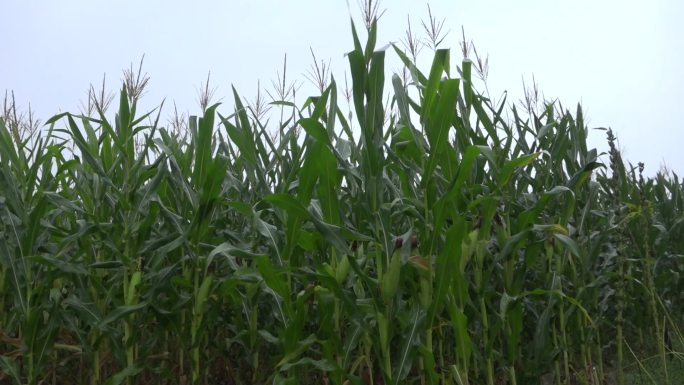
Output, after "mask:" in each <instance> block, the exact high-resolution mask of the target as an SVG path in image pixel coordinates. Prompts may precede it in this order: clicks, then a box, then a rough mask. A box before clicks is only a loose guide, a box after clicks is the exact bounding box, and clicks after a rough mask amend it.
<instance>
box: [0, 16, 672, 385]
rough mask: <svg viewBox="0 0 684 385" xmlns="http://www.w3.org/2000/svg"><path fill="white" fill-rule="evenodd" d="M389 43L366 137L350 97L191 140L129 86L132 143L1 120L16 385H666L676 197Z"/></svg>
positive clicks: (556, 122)
mask: <svg viewBox="0 0 684 385" xmlns="http://www.w3.org/2000/svg"><path fill="white" fill-rule="evenodd" d="M375 40H376V27H375V24H373V25H370V26H369V28H368V38H367V43H366V44H364V45H362V43H361V41H360V39H359V37H358V35H357V33H356V31H354V50H353V51H351V52H350V53H349V54H348V60H349V71H350V72H349V73H350V74H351V80H352V89H351V92H350V94H349V98H350V100H351V105H352V110H351V111H350V112H349V113H347V111H345V110H344V108H343V107H341V106H342V104H343V103H340V95H339V92H338V85H337V83H336V82H335V81H334V79H330V80H329V81H328V82H327V84H326V85H325V87H324V88H323V92H322V94H321V95H320V96H317V97H312V98H310V99H308V100H307V101H306V103H305V104H304V105H301V106H297V105H294V104H293V103H291V102H288V101H286V100H282V101H278V102H276V103H274V108H277V109H280V111H281V112H282V113H281V115H280V116H281V119H280V122H279V124H277V125H276V127H275V128H274V127H273V125H272V124H267V122H266V121H265V120H264V119H260V117H259V114H256V113H254V110H253V109H250V108H249V107H247V108H246V107H245V105H244V104H243V103H242V101H241V99H240V97H239V96H238V95H237V93H236V94H235V110H234V111H235V113H234V114H232V115H230V116H223V115H221V114H220V113H218V112H217V107H218V106H217V105H213V106H207V107H206V108H205V110H204V111H203V116H202V117H199V118H196V117H190V119H189V123H188V126H187V127H188V135H187V136H182V135H176V134H174V132H172V131H171V130H167V129H165V128H163V127H161V126H160V125H159V124H158V121H159V118H158V116H157V117H155V116H154V115H150V114H147V115H143V116H139V115H138V113H137V111H136V110H137V108H136V106H137V102H138V96H139V94H136V92H135V91H136V87H135V84H131V83H126V86H125V87H124V88H123V89H122V92H121V94H120V99H119V107H118V112H117V113H116V117H115V119H113V120H111V119H108V118H107V116H106V113H105V110H104V108H103V106H102V105H101V104H99V105H98V106H97V108H96V109H95V111H94V113H93V114H90V115H88V116H86V115H73V114H69V113H66V114H60V115H57V116H55V117H53V118H52V119H50V120H49V121H48V122H47V126H46V132H42V133H41V134H36V135H33V136H31V137H29V138H24V139H22V138H20V135H18V134H17V127H16V124H10V123H16V122H11V121H9V120H8V119H7V117H5V119H0V219H1V220H0V262H1V265H0V368H2V372H4V374H0V382H2V383H14V384H31V385H34V384H38V383H56V384H72V383H84V384H85V383H90V384H101V383H107V384H118V383H128V384H148V383H149V384H152V383H155V384H157V383H161V384H164V383H168V384H186V383H188V384H221V383H223V384H272V383H273V384H320V383H331V384H339V385H341V384H426V383H428V384H488V385H493V384H502V383H509V384H516V383H521V384H522V383H537V382H542V381H543V382H544V383H557V384H562V383H571V382H572V381H578V382H579V383H587V384H598V383H605V382H606V381H612V378H613V377H616V379H617V380H618V381H622V376H621V373H622V368H623V367H624V366H625V365H626V364H627V362H628V361H629V362H640V361H634V358H635V357H637V356H638V357H639V358H644V357H646V356H648V355H650V354H653V355H655V357H656V358H654V359H655V360H656V361H657V363H658V365H657V367H659V368H661V369H662V371H664V373H665V378H666V379H667V367H668V365H672V362H673V361H676V360H680V361H681V360H682V355H681V339H682V335H681V332H680V329H679V327H680V326H681V325H682V312H681V309H682V308H684V294H683V293H684V283H683V282H684V281H683V280H682V279H681V274H682V272H683V269H684V258H683V254H684V195H683V188H682V184H681V181H680V180H679V179H678V178H677V176H676V175H673V174H669V173H660V174H658V175H657V176H656V177H655V178H647V177H645V176H644V175H642V168H640V167H632V166H630V165H629V164H626V163H625V162H623V160H622V159H621V157H620V154H619V152H618V150H617V148H616V146H615V137H614V136H613V133H612V132H611V131H610V130H607V131H606V133H607V135H608V143H609V145H610V151H609V153H608V154H605V155H604V156H601V157H600V154H599V153H598V151H597V150H595V149H588V148H587V144H586V143H587V133H588V130H587V127H586V126H585V123H584V120H583V115H582V110H581V109H580V108H577V109H576V111H574V112H570V111H567V110H564V109H562V107H561V106H560V105H559V104H558V103H548V104H546V105H544V106H542V107H541V108H539V109H538V110H535V109H529V110H527V111H522V112H521V111H520V110H519V108H517V107H516V106H515V105H513V104H510V103H508V102H507V101H506V100H505V99H504V100H501V101H500V102H498V103H496V104H495V103H493V102H492V101H491V100H490V99H488V98H487V97H485V96H484V95H482V94H481V93H480V92H478V90H477V89H475V87H474V86H473V81H472V75H471V73H472V71H473V62H471V61H470V60H469V59H467V58H466V59H464V60H463V61H462V62H461V63H460V66H458V67H457V66H455V65H454V63H452V61H451V57H452V55H451V54H450V52H449V50H445V49H438V50H436V51H435V53H434V60H433V62H432V67H431V68H430V69H429V72H427V73H424V72H421V71H420V70H419V69H418V68H416V66H415V64H414V60H412V59H410V58H409V56H410V55H408V56H407V54H406V53H405V52H403V51H402V50H401V49H399V48H398V47H392V48H390V49H389V50H388V51H387V52H385V51H376V50H375ZM388 54H396V55H398V57H399V58H400V60H401V61H402V62H403V63H404V65H405V67H406V69H407V71H408V73H409V74H410V77H408V79H404V78H402V77H401V76H399V75H392V77H391V89H389V90H387V89H385V87H386V85H387V84H389V83H388V82H386V79H385V76H386V71H385V68H384V67H385V65H384V62H385V57H386V55H388ZM456 71H457V73H455V72H456ZM388 93H389V94H390V98H389V99H386V94H388ZM386 100H389V103H386ZM342 101H344V100H342ZM148 122H150V123H149V124H148ZM677 349H680V350H679V352H680V353H677V352H676V351H677ZM632 352H634V353H635V355H632ZM0 373H1V372H0Z"/></svg>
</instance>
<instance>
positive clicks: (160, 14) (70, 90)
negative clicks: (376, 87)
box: [0, 0, 684, 175]
mask: <svg viewBox="0 0 684 385" xmlns="http://www.w3.org/2000/svg"><path fill="white" fill-rule="evenodd" d="M349 2H350V5H351V8H352V11H353V12H354V15H355V16H358V12H357V7H356V0H349ZM428 3H429V4H430V6H431V7H432V11H433V14H434V15H436V16H437V17H438V18H440V19H442V18H443V19H445V24H444V26H445V30H449V31H450V33H449V35H448V36H447V38H446V40H445V42H444V43H443V47H445V48H446V47H450V48H453V55H454V58H455V59H457V58H460V54H459V50H458V43H459V40H460V37H461V26H463V27H464V28H465V31H466V35H467V37H468V38H470V39H473V40H474V42H475V45H476V46H477V48H478V52H480V53H481V54H484V53H488V54H489V62H490V77H489V88H490V90H491V91H492V94H493V95H500V94H501V92H502V91H504V90H507V91H508V95H509V100H510V101H514V100H518V99H519V98H520V97H522V95H523V90H522V81H521V79H522V78H523V77H524V78H525V79H526V80H527V81H531V79H532V75H534V77H535V79H536V81H537V83H538V84H539V88H540V90H541V91H543V93H544V95H545V96H546V97H547V98H550V99H551V98H559V99H560V100H561V102H562V103H563V104H564V106H565V107H566V108H571V109H573V110H574V107H575V105H576V104H577V102H581V103H582V105H583V107H584V110H585V114H586V115H587V116H588V124H589V126H590V127H598V126H605V127H607V126H610V127H612V128H613V129H614V130H615V132H616V133H617V135H618V137H619V140H620V145H621V147H622V148H623V150H624V151H625V156H626V158H627V159H628V160H630V161H632V162H633V163H635V164H636V162H638V161H644V162H646V170H647V173H648V174H654V173H655V172H656V171H657V170H658V168H659V166H660V165H661V164H662V163H663V162H664V163H665V164H667V165H668V166H669V167H670V168H672V169H673V170H675V171H676V172H677V173H678V174H680V175H682V174H684V155H683V154H682V151H681V150H680V147H681V146H682V144H683V143H684V123H683V122H682V120H683V119H682V112H683V111H684V108H683V107H682V105H681V103H682V102H681V101H682V99H683V98H682V96H684V95H682V94H683V92H684V91H683V90H684V53H683V52H684V22H683V21H682V19H683V18H684V2H682V1H680V0H649V1H636V0H593V1H592V0H574V1H569V0H563V1H561V0H557V1H552V0H518V1H510V0H489V1H487V0H482V1H472V0H471V1H467V2H466V1H456V0H432V1H427V2H426V1H420V0H384V1H383V2H382V3H381V7H382V8H385V9H386V12H385V14H384V15H383V17H382V18H381V20H380V36H379V42H378V46H379V47H380V46H383V45H385V44H387V43H388V42H390V41H399V40H400V39H401V38H402V37H403V34H404V31H405V29H406V25H407V17H410V19H411V21H412V24H413V28H414V31H418V32H419V29H420V20H421V19H425V18H426V17H427V4H428ZM356 19H357V21H358V22H357V24H360V19H358V17H357V18H356ZM359 27H360V25H359ZM0 36H2V40H3V45H2V49H0V52H1V54H0V55H1V56H0V90H5V89H7V90H14V92H15V95H16V98H17V102H18V103H19V104H20V105H22V106H24V107H26V106H27V105H28V103H31V105H32V107H33V109H34V111H35V112H36V113H37V115H38V116H39V117H40V118H41V119H42V120H45V119H47V118H48V117H50V116H51V115H52V114H54V113H57V112H59V111H73V112H78V110H79V107H80V105H81V102H82V101H84V100H85V99H86V91H87V89H88V86H89V84H90V83H94V84H96V85H97V84H99V83H100V82H101V80H102V75H103V74H105V73H106V74H107V79H108V86H109V87H110V89H111V90H114V91H116V90H118V88H119V87H120V79H121V75H122V70H123V69H124V68H129V67H130V65H131V63H135V64H136V65H137V63H138V61H139V60H140V58H141V56H142V55H143V54H144V55H145V64H144V70H145V71H146V72H147V73H148V74H149V75H150V77H151V80H150V87H149V88H148V93H147V94H146V96H145V98H144V101H145V103H146V104H145V106H149V107H154V106H156V105H157V104H158V103H159V102H161V100H162V99H163V98H167V105H166V107H165V110H164V112H163V116H170V114H171V108H169V107H170V106H171V103H168V102H172V101H175V102H176V103H177V105H178V107H179V109H181V110H189V111H190V112H193V113H196V112H197V110H198V107H197V103H196V98H197V88H198V86H199V85H200V83H201V82H203V81H204V80H205V79H206V76H207V72H208V71H211V83H212V85H214V86H216V87H217V91H216V96H217V97H225V99H224V101H226V102H228V103H232V101H231V98H229V96H230V95H231V92H230V85H231V84H232V85H235V86H236V88H237V89H238V91H239V93H240V94H241V95H243V97H245V98H252V97H253V96H254V95H255V94H256V87H257V81H258V80H261V85H262V86H264V87H268V86H270V83H271V80H273V79H274V78H275V77H276V71H279V70H281V68H282V60H283V55H284V54H285V53H287V55H288V76H290V77H291V78H293V79H294V78H297V79H300V80H304V76H303V74H304V73H305V72H306V71H307V70H308V69H309V68H310V65H311V63H312V61H311V54H310V52H309V47H311V48H312V49H313V50H314V52H315V53H316V55H317V57H318V58H319V59H325V60H326V61H327V60H330V61H331V65H332V70H333V74H334V75H335V76H336V78H337V79H338V82H343V79H344V71H345V70H346V66H347V61H346V59H345V58H344V57H343V54H344V53H345V52H347V51H349V50H351V48H352V39H351V33H350V23H349V11H348V8H347V3H346V1H345V0H291V1H283V0H262V1H258V0H252V1H246V0H230V1H195V2H189V1H169V0H166V1H160V0H154V1H153V0H148V1H133V0H121V1H92V0H80V1H77V0H61V1H21V0H2V3H1V4H0ZM422 56H423V58H424V59H425V60H427V61H428V62H429V60H430V56H431V53H430V52H429V49H427V48H426V49H424V50H423V52H422ZM454 62H458V60H454ZM392 63H396V62H392ZM398 68H399V66H398V65H390V66H388V70H391V71H394V70H396V69H398ZM427 70H428V69H427V68H425V71H427ZM310 90H311V88H307V87H303V88H302V89H301V90H300V93H299V97H298V99H299V100H300V101H301V100H302V99H303V97H304V96H305V95H302V94H307V95H308V94H309V93H310ZM231 110H232V109H231V108H230V106H223V107H222V111H223V112H224V113H229V112H231ZM590 135H591V136H590V142H591V144H592V145H594V146H597V147H599V149H601V150H605V149H606V148H607V147H606V145H605V141H604V133H603V132H600V131H593V132H592V133H591V134H590Z"/></svg>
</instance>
